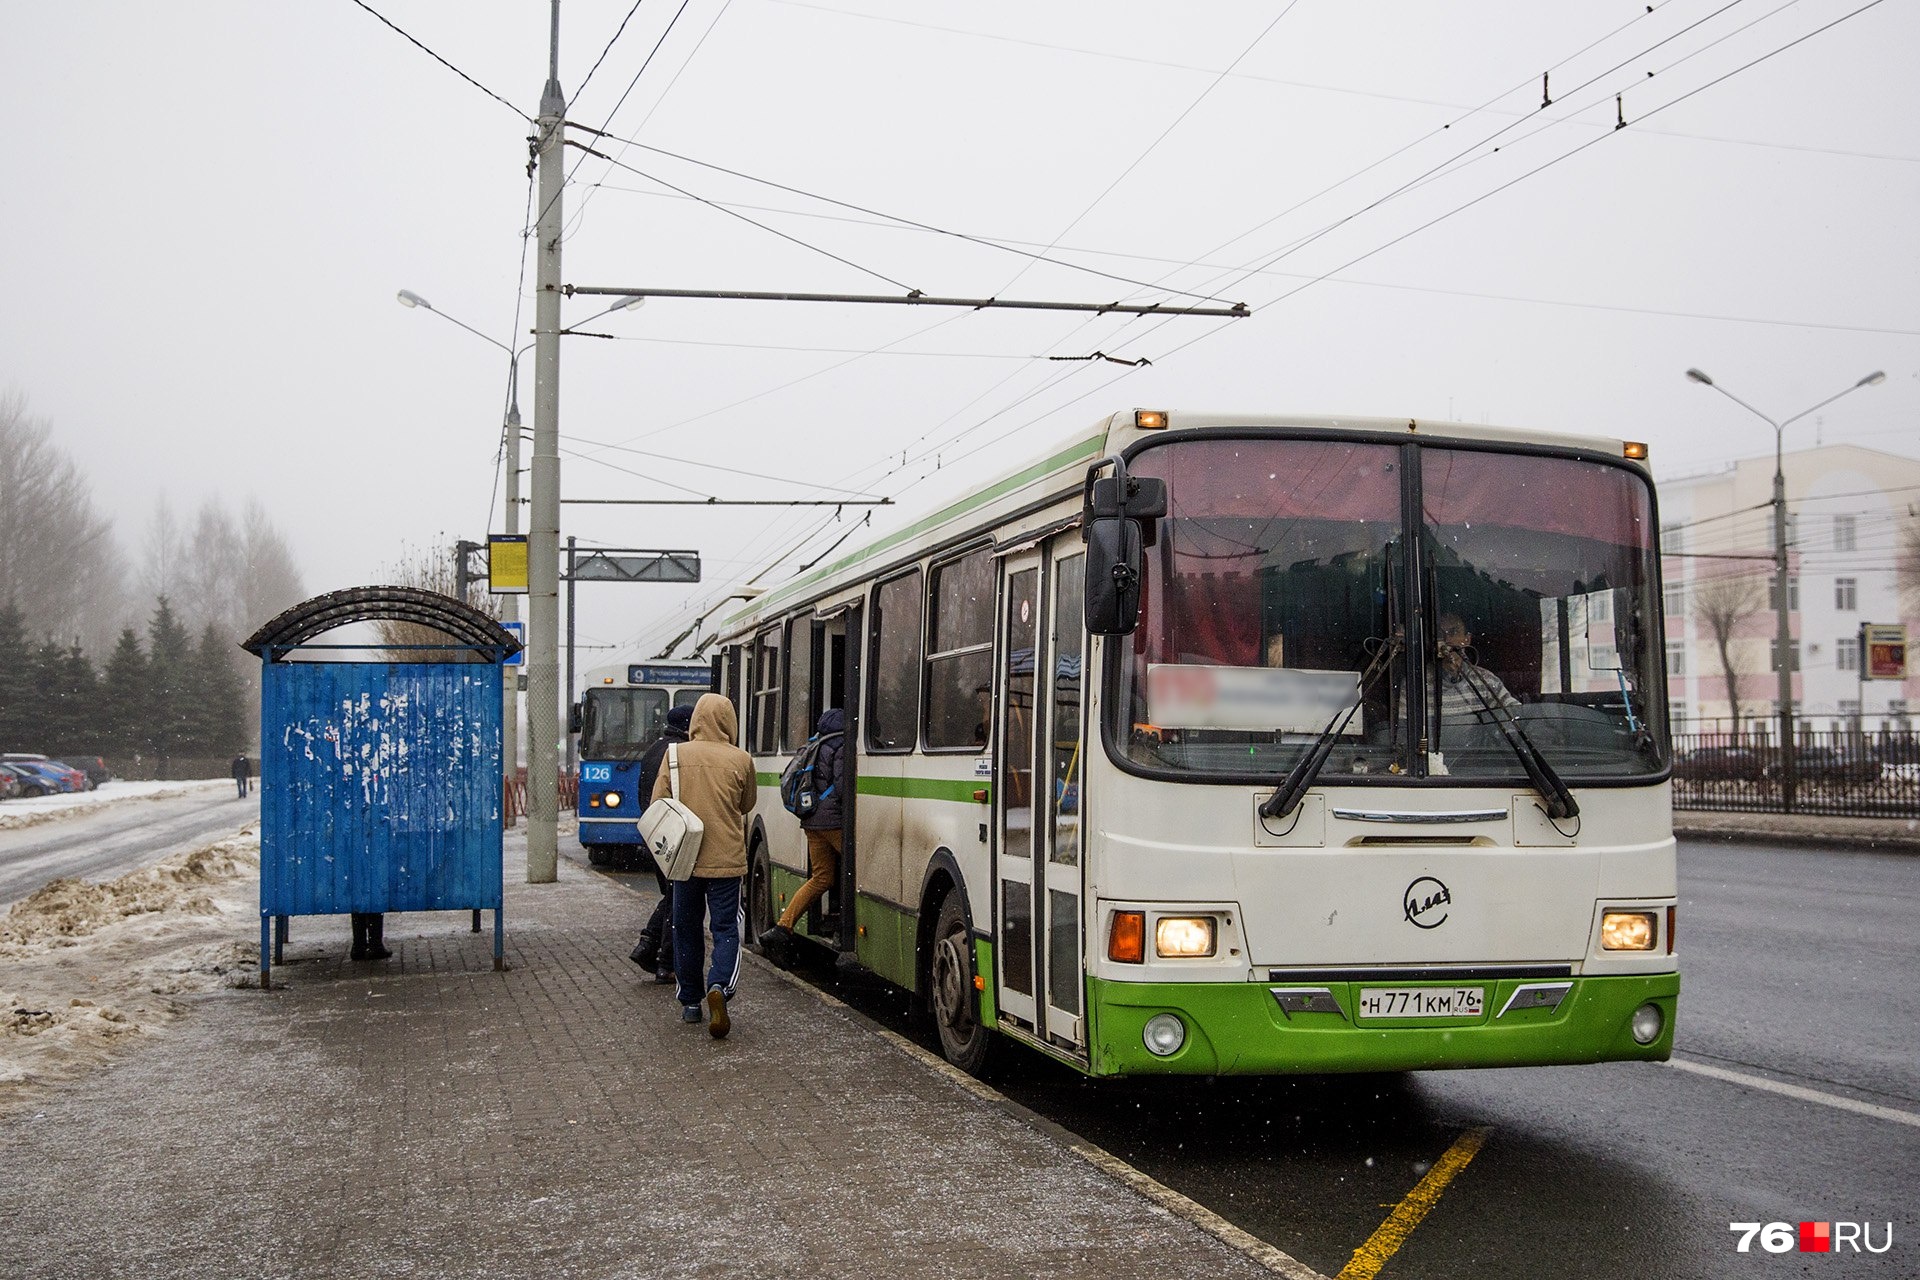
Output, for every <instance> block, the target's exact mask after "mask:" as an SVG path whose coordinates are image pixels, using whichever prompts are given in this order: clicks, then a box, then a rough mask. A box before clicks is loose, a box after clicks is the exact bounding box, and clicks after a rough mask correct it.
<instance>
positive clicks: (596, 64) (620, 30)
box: [573, 0, 646, 99]
mask: <svg viewBox="0 0 1920 1280" xmlns="http://www.w3.org/2000/svg"><path fill="white" fill-rule="evenodd" d="M645 3H646V0H633V7H632V8H631V9H628V10H627V16H626V17H624V18H622V19H620V25H619V26H618V27H616V28H614V32H613V34H612V35H611V36H609V37H608V38H607V44H606V47H605V48H604V49H602V50H600V56H599V57H597V58H595V59H594V60H593V66H591V67H589V68H588V69H587V74H586V75H585V76H583V77H581V79H580V87H579V88H577V89H575V90H574V91H573V96H574V97H575V98H576V99H578V98H579V97H580V95H581V94H583V93H585V92H586V91H587V86H588V85H590V84H592V83H593V73H594V72H596V71H598V70H599V69H600V64H601V63H603V62H605V61H606V60H607V55H608V54H610V53H612V52H613V46H614V45H616V44H618V43H620V37H621V36H623V35H625V34H626V30H627V24H628V23H629V22H632V21H633V15H634V14H636V13H638V12H640V6H641V5H643V4H645Z"/></svg>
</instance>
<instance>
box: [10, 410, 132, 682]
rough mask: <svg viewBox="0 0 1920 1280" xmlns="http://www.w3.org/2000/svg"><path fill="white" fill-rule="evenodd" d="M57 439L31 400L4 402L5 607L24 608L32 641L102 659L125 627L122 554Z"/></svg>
mask: <svg viewBox="0 0 1920 1280" xmlns="http://www.w3.org/2000/svg"><path fill="white" fill-rule="evenodd" d="M52 436H53V427H52V425H51V424H49V423H47V422H45V421H43V420H41V419H37V418H34V417H31V416H29V414H28V413H27V402H26V397H25V396H23V395H21V394H19V393H18V392H10V393H7V394H5V395H0V607H4V606H7V605H11V606H13V607H14V608H17V609H18V610H19V611H20V613H21V616H22V620H23V622H24V624H25V626H26V628H27V630H28V632H29V633H30V634H34V635H45V636H53V637H56V638H58V639H59V640H61V641H62V642H63V643H72V642H74V641H76V640H78V641H80V642H81V643H82V644H84V645H86V646H87V647H90V648H94V649H95V650H96V651H99V649H100V646H102V645H105V644H111V643H112V638H113V635H114V632H115V631H116V630H117V626H118V624H119V623H120V622H121V621H122V619H121V617H120V615H121V613H122V612H123V607H124V606H123V601H122V599H121V579H122V569H121V564H120V552H119V549H118V548H117V546H116V545H115V543H114V540H113V524H112V522H111V521H110V520H108V519H107V518H106V517H104V516H101V515H100V514H98V513H97V512H96V511H95V510H94V506H93V496H92V494H91V493H90V492H89V490H88V487H87V482H86V480H85V478H84V477H82V476H81V474H80V471H79V469H78V468H77V467H75V466H74V463H73V459H71V458H70V457H68V456H67V455H66V454H65V453H64V452H62V451H61V450H60V449H58V448H57V447H55V446H54V444H53V443H52Z"/></svg>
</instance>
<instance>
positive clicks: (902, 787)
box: [753, 773, 987, 804]
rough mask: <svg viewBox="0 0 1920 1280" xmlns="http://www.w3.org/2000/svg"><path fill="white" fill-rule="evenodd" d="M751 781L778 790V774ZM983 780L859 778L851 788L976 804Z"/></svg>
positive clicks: (866, 793) (866, 792)
mask: <svg viewBox="0 0 1920 1280" xmlns="http://www.w3.org/2000/svg"><path fill="white" fill-rule="evenodd" d="M753 776H754V780H755V781H757V782H758V783H759V784H760V785H761V786H763V787H778V786H779V785H780V775H779V774H777V773H756V774H754V775H753ZM986 785H987V784H986V782H985V781H984V780H980V779H975V778H862V779H860V781H859V784H858V785H857V786H856V787H855V788H854V790H856V791H858V792H859V793H860V794H861V795H863V796H891V797H893V798H895V799H900V800H952V801H956V802H958V803H963V804H976V803H978V801H976V800H975V799H974V796H973V793H974V792H976V791H984V790H985V789H986Z"/></svg>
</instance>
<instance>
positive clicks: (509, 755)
mask: <svg viewBox="0 0 1920 1280" xmlns="http://www.w3.org/2000/svg"><path fill="white" fill-rule="evenodd" d="M511 377H512V388H513V391H512V398H511V399H510V401H509V402H508V405H507V421H506V425H505V430H506V433H507V532H508V533H509V534H517V533H519V532H520V357H519V356H518V355H517V354H516V355H515V356H514V358H513V373H512V375H511ZM500 613H501V616H502V617H504V618H505V619H506V621H508V622H518V621H519V620H520V596H519V594H518V593H516V592H507V593H506V594H504V595H502V596H501V597H500ZM524 670H526V668H525V667H524V666H522V667H510V668H508V669H507V670H506V671H505V672H504V673H502V674H503V675H504V677H505V678H504V679H502V680H501V681H500V698H501V707H500V724H501V725H502V727H503V728H504V730H505V732H504V733H502V734H501V738H502V739H503V741H502V742H501V744H500V745H501V751H500V766H501V772H502V773H503V775H504V776H505V777H506V779H507V780H508V781H509V782H511V781H513V779H514V778H516V777H517V776H519V773H520V674H519V673H520V672H522V671H524Z"/></svg>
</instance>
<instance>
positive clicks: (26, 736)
mask: <svg viewBox="0 0 1920 1280" xmlns="http://www.w3.org/2000/svg"><path fill="white" fill-rule="evenodd" d="M0 654H4V655H6V657H5V659H4V660H0V751H33V750H36V748H34V747H32V746H29V745H28V743H30V742H31V741H32V740H33V739H32V736H31V733H30V730H31V729H32V727H33V726H32V723H31V717H32V704H33V702H34V697H35V695H34V688H33V671H32V670H31V666H30V664H29V663H28V661H27V658H28V656H29V655H28V651H27V629H26V627H25V625H24V624H23V623H22V622H21V620H20V610H18V609H17V608H15V607H14V606H13V605H12V604H11V603H8V604H5V605H0Z"/></svg>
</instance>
